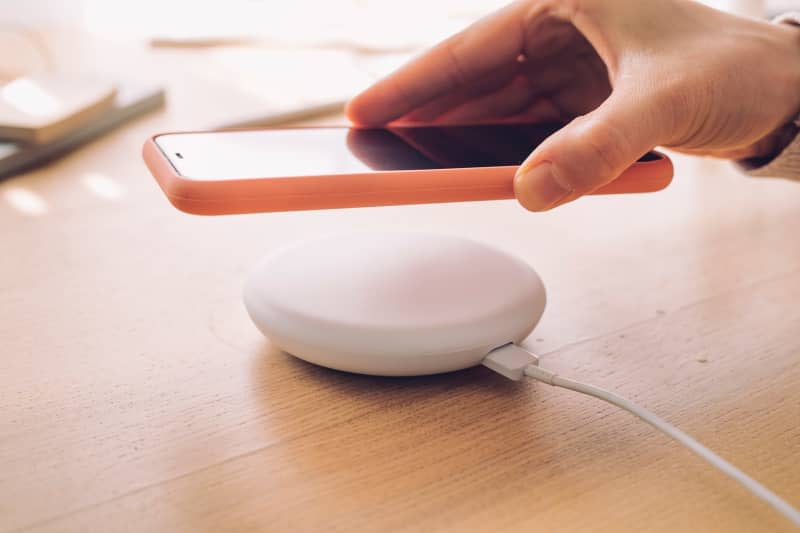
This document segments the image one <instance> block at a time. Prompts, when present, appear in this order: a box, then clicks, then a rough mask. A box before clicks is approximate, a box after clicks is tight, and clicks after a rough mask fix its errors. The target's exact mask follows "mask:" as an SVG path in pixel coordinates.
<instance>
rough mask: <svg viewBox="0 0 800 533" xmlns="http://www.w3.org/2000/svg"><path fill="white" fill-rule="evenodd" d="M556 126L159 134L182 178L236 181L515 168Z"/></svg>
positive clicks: (426, 127) (529, 125) (160, 140)
mask: <svg viewBox="0 0 800 533" xmlns="http://www.w3.org/2000/svg"><path fill="white" fill-rule="evenodd" d="M559 127H560V126H559V125H552V124H550V125H533V124H503V125H480V126H425V127H417V126H414V127H391V128H347V127H341V128H297V129H265V130H248V131H228V132H200V133H175V134H167V135H161V136H159V137H157V138H156V144H157V145H158V146H159V148H160V149H161V151H162V152H163V153H164V155H165V156H166V157H167V158H168V159H169V161H170V162H171V163H172V166H173V167H175V170H176V171H177V172H178V173H179V174H180V175H182V176H183V177H185V178H187V179H194V180H226V179H228V180H236V179H247V178H278V177H292V176H314V175H328V174H334V175H335V174H356V173H368V172H376V171H390V170H421V169H440V168H468V167H490V166H510V165H514V166H515V165H519V164H520V163H522V162H523V161H524V160H525V158H526V157H528V155H529V154H530V153H531V151H532V150H533V149H534V148H536V146H537V145H538V144H539V143H541V142H542V141H543V140H544V139H546V138H547V137H548V136H549V135H550V134H551V133H553V132H554V131H555V130H556V129H558V128H559Z"/></svg>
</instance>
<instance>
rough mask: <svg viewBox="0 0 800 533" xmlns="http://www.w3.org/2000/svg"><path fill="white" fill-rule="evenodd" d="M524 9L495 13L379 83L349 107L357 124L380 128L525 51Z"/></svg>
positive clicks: (348, 113) (350, 115)
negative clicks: (523, 47) (523, 46)
mask: <svg viewBox="0 0 800 533" xmlns="http://www.w3.org/2000/svg"><path fill="white" fill-rule="evenodd" d="M521 7H522V4H521V3H515V4H512V5H510V6H507V7H505V8H503V9H501V10H499V11H497V12H496V13H493V14H491V15H489V16H487V17H485V18H483V19H481V20H479V21H477V22H476V23H474V24H473V25H471V26H470V27H468V28H467V29H465V30H464V31H462V32H460V33H457V34H455V35H453V36H452V37H450V38H448V39H446V40H444V41H442V42H441V43H439V44H437V45H436V46H434V47H433V48H431V49H430V50H428V51H427V52H425V53H424V54H422V55H421V56H420V57H417V58H415V59H413V60H412V61H410V62H409V63H407V64H406V65H404V66H403V67H401V68H400V69H398V70H397V71H396V72H394V73H392V74H390V75H389V76H388V77H386V78H384V79H382V80H380V81H378V82H376V83H375V84H374V85H372V86H371V87H370V88H368V89H367V90H366V91H364V92H362V93H361V94H359V95H357V96H356V97H355V98H353V99H352V100H351V101H350V102H349V103H348V105H347V111H346V112H347V116H348V118H349V119H350V120H351V121H353V122H354V123H356V124H361V125H380V124H385V123H387V122H390V121H392V120H395V119H397V118H400V117H402V116H403V115H405V114H407V113H409V112H410V111H413V110H414V109H416V108H418V107H420V106H422V105H423V104H425V103H427V102H430V101H431V100H433V99H434V98H437V97H439V96H443V95H445V94H447V93H448V92H450V91H453V90H455V89H458V88H460V87H463V86H465V85H467V84H469V83H471V82H473V81H475V80H477V79H479V78H481V77H482V76H484V75H486V74H487V73H489V72H491V71H493V70H495V69H497V68H498V67H500V66H503V65H507V64H509V63H510V62H514V61H516V60H517V57H518V56H519V54H520V53H521V52H522V45H523V29H522V16H521V14H520V10H521Z"/></svg>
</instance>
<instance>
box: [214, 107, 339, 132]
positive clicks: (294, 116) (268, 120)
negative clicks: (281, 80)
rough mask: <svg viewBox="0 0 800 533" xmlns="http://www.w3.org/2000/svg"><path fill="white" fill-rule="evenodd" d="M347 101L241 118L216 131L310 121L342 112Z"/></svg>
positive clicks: (223, 125)
mask: <svg viewBox="0 0 800 533" xmlns="http://www.w3.org/2000/svg"><path fill="white" fill-rule="evenodd" d="M346 103H347V100H334V101H332V102H325V103H321V104H316V105H310V106H306V107H302V108H298V109H293V110H291V111H284V112H278V113H270V114H266V115H264V116H261V117H256V118H242V119H240V120H235V121H231V122H226V123H224V124H220V125H218V126H217V128H216V129H235V128H259V127H266V126H280V125H284V124H290V123H292V122H299V121H301V120H310V119H313V118H322V117H327V116H330V115H337V114H340V113H342V112H343V111H344V106H345V104H346Z"/></svg>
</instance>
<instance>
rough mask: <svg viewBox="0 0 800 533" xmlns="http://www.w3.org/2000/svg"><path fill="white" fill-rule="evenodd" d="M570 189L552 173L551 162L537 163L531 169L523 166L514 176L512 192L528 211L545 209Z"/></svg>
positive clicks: (562, 197)
mask: <svg viewBox="0 0 800 533" xmlns="http://www.w3.org/2000/svg"><path fill="white" fill-rule="evenodd" d="M571 192H572V191H571V190H570V189H568V188H567V187H565V186H563V185H562V184H561V183H560V182H559V181H558V180H557V179H556V177H555V176H554V175H553V171H552V164H551V163H549V162H544V163H539V164H538V165H536V166H535V167H533V168H531V169H526V168H525V167H524V166H523V167H522V168H521V169H520V172H518V173H517V175H516V176H515V177H514V193H515V194H516V195H517V199H518V200H519V202H520V203H521V204H522V205H523V206H524V207H525V209H529V210H530V211H545V210H547V209H550V208H551V207H553V206H554V205H555V204H556V203H558V202H559V201H560V200H563V199H564V198H566V197H567V196H568V195H569V194H570V193H571Z"/></svg>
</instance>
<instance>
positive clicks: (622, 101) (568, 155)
mask: <svg viewBox="0 0 800 533" xmlns="http://www.w3.org/2000/svg"><path fill="white" fill-rule="evenodd" d="M655 107H656V106H654V105H652V104H650V105H647V104H646V103H645V102H641V101H640V100H637V97H635V96H633V95H631V94H625V93H624V92H623V91H619V92H615V93H614V94H612V95H611V96H610V97H609V99H608V100H606V101H605V102H604V103H603V104H602V105H601V106H600V107H599V108H597V109H596V110H595V111H593V112H591V113H589V114H588V115H585V116H583V117H580V118H578V119H576V120H574V121H572V122H571V123H569V124H568V125H566V126H565V127H564V128H562V129H561V130H559V131H558V132H556V133H555V134H553V135H552V136H551V137H550V138H549V139H547V140H546V141H545V142H544V143H542V144H541V145H540V146H539V147H538V148H537V149H536V150H534V152H533V153H532V154H531V155H530V156H529V157H528V159H527V160H526V161H525V162H524V163H523V164H522V165H521V166H520V168H519V169H518V171H517V174H516V177H515V179H514V192H515V194H516V196H517V199H518V200H519V202H520V203H521V204H522V205H523V206H524V207H525V208H526V209H529V210H531V211H545V210H547V209H551V208H553V207H555V206H558V205H561V204H563V203H566V202H569V201H572V200H574V199H575V198H578V197H580V196H582V195H584V194H587V193H589V192H592V191H594V190H595V189H597V188H599V187H601V186H603V185H605V184H607V183H609V182H611V181H613V180H614V179H616V178H617V177H618V176H619V175H620V174H622V172H623V171H624V170H625V169H626V168H628V167H629V166H630V165H632V164H633V163H635V162H636V160H637V159H639V157H641V156H642V155H643V154H644V153H646V152H647V151H649V150H651V149H652V148H653V147H654V146H655V145H657V144H659V140H660V139H661V136H662V132H661V125H660V123H659V121H658V118H657V116H656V112H655V111H654V108H655Z"/></svg>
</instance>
